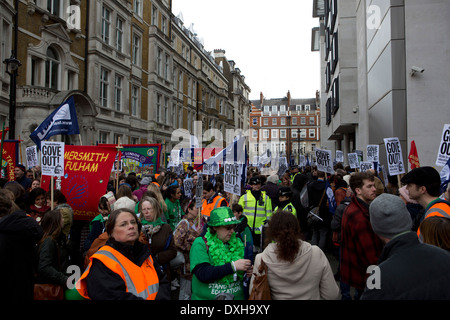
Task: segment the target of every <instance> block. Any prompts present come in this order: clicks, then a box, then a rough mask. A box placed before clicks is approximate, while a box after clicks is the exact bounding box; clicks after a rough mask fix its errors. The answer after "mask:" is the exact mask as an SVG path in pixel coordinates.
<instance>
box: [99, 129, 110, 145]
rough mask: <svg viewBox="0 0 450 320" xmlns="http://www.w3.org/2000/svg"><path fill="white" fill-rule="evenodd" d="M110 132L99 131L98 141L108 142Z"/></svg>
mask: <svg viewBox="0 0 450 320" xmlns="http://www.w3.org/2000/svg"><path fill="white" fill-rule="evenodd" d="M108 137H109V132H105V131H99V133H98V143H103V144H105V143H108Z"/></svg>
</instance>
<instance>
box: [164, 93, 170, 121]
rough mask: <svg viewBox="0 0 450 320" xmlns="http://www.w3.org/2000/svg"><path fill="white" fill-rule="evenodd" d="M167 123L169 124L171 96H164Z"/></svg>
mask: <svg viewBox="0 0 450 320" xmlns="http://www.w3.org/2000/svg"><path fill="white" fill-rule="evenodd" d="M163 121H164V123H165V124H169V98H167V97H165V98H164V119H163Z"/></svg>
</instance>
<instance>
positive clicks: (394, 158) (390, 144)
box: [384, 138, 405, 176]
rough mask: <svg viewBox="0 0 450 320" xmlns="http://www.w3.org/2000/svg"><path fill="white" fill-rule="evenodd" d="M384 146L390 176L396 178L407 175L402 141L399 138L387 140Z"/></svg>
mask: <svg viewBox="0 0 450 320" xmlns="http://www.w3.org/2000/svg"><path fill="white" fill-rule="evenodd" d="M384 144H385V146H386V157H387V163H388V170H389V175H391V176H395V175H398V174H402V173H405V166H404V164H403V156H402V147H401V145H400V140H399V139H398V138H385V139H384Z"/></svg>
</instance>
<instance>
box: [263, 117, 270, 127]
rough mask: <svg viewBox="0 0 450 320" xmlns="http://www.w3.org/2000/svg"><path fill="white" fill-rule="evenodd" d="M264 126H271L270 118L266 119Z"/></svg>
mask: <svg viewBox="0 0 450 320" xmlns="http://www.w3.org/2000/svg"><path fill="white" fill-rule="evenodd" d="M264 125H265V126H268V125H269V118H264Z"/></svg>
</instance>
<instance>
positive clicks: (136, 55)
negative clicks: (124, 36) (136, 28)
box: [132, 34, 142, 66]
mask: <svg viewBox="0 0 450 320" xmlns="http://www.w3.org/2000/svg"><path fill="white" fill-rule="evenodd" d="M141 50H142V48H141V37H140V36H139V35H138V34H134V35H133V53H132V54H133V57H132V59H133V64H135V65H137V66H140V65H141Z"/></svg>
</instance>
